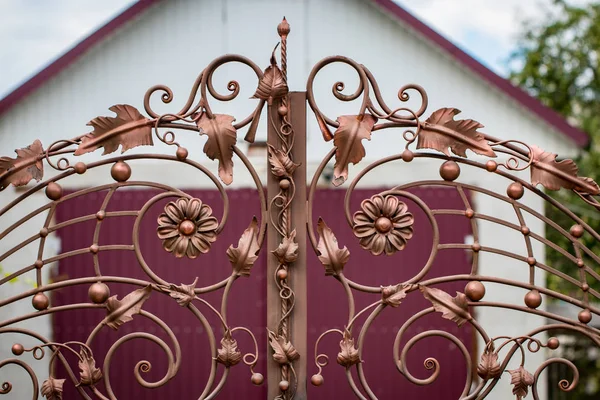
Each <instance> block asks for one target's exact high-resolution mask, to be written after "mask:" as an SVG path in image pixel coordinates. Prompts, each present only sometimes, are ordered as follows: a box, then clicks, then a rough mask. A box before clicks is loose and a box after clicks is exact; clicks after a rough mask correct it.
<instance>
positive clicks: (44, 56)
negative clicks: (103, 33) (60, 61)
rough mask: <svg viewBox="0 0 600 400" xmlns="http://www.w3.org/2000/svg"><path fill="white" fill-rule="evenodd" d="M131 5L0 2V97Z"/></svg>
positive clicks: (125, 0) (112, 1) (122, 0)
mask: <svg viewBox="0 0 600 400" xmlns="http://www.w3.org/2000/svg"><path fill="white" fill-rule="evenodd" d="M132 3H133V1H132V0H102V1H82V0H54V1H39V0H18V1H15V0H0V37H1V38H2V41H1V42H0V60H2V74H0V97H3V95H5V94H7V93H8V92H9V91H10V90H11V89H14V88H15V87H16V86H18V85H19V84H20V83H21V82H23V81H24V80H26V79H27V78H29V77H30V76H31V75H33V74H34V73H36V72H37V71H39V70H40V69H42V68H43V67H45V66H46V65H47V64H48V63H49V62H51V61H52V60H54V59H55V58H57V57H58V56H60V55H61V54H63V53H64V52H65V51H66V50H67V49H69V48H70V47H72V46H74V45H75V44H76V43H77V42H79V41H80V40H82V39H83V38H84V37H86V36H87V35H89V34H90V33H92V32H94V31H95V30H96V29H98V27H100V26H101V25H103V24H104V23H106V22H107V21H109V20H110V19H111V18H112V17H114V16H115V15H116V14H118V13H119V12H121V11H122V10H123V9H125V8H126V7H128V6H129V5H131V4H132Z"/></svg>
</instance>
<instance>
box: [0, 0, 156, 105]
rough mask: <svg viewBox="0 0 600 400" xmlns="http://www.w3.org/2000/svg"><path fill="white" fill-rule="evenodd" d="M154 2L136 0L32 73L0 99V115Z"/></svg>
mask: <svg viewBox="0 0 600 400" xmlns="http://www.w3.org/2000/svg"><path fill="white" fill-rule="evenodd" d="M156 2H157V0H138V1H137V2H136V3H134V4H133V5H132V6H131V7H129V8H128V9H126V10H125V11H123V12H122V13H121V14H119V15H117V16H116V17H115V18H113V19H112V20H111V21H109V22H108V23H107V24H106V25H104V26H102V27H101V28H100V29H98V30H97V31H96V32H94V33H92V34H91V35H90V36H88V37H87V38H85V39H84V40H83V41H81V42H79V43H78V44H77V45H76V46H75V47H73V48H72V49H71V50H69V51H68V52H66V53H65V54H63V55H62V56H61V57H59V58H58V59H57V60H55V61H54V62H52V63H51V64H50V65H48V66H47V67H46V68H44V69H43V70H41V71H40V72H39V73H37V74H36V75H34V76H33V77H32V78H31V79H29V80H28V81H26V82H25V83H23V84H22V85H21V86H19V87H18V88H17V89H15V90H14V91H13V92H11V93H10V94H8V95H7V96H6V97H5V98H3V99H2V100H0V116H1V115H2V114H4V113H5V112H6V111H8V109H9V108H11V107H12V106H13V105H15V104H16V103H18V102H19V101H21V100H22V99H23V98H25V97H27V96H28V95H29V94H31V93H32V92H34V91H35V90H36V89H38V88H39V87H40V86H42V85H43V84H44V83H46V82H47V81H49V80H50V79H52V78H53V77H54V76H56V75H58V74H59V73H60V72H61V71H62V70H64V69H65V68H67V67H68V66H69V65H71V64H72V63H73V62H74V61H76V60H77V59H78V58H79V57H80V56H82V55H83V54H84V53H85V52H86V51H88V50H89V49H91V48H92V47H93V46H95V45H96V44H97V43H99V42H101V41H102V40H103V39H104V38H105V37H107V36H108V35H110V34H111V33H113V32H114V31H116V30H117V29H118V28H120V27H121V26H123V25H124V24H125V23H126V22H128V21H130V20H131V19H133V18H134V17H135V16H137V15H138V14H140V13H141V12H143V11H144V10H146V9H147V8H148V7H150V6H151V5H152V4H154V3H156Z"/></svg>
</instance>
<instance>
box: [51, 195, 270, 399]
mask: <svg viewBox="0 0 600 400" xmlns="http://www.w3.org/2000/svg"><path fill="white" fill-rule="evenodd" d="M188 193H189V194H190V195H191V196H194V197H197V198H199V199H202V201H203V202H204V203H206V204H208V205H210V206H211V208H212V210H213V215H215V216H216V217H217V219H218V220H221V215H222V213H223V201H222V200H221V198H220V195H219V193H218V192H217V191H200V190H191V191H188ZM156 194H158V192H154V191H149V190H127V191H126V190H123V191H117V192H115V194H114V195H113V196H112V198H111V199H110V204H109V206H108V208H107V211H117V210H140V209H141V208H142V207H143V206H144V204H145V203H146V202H147V201H148V200H149V199H151V198H152V197H153V196H155V195H156ZM105 196H106V192H97V193H91V194H89V195H86V196H84V197H82V198H79V199H76V200H75V201H69V202H66V203H65V204H61V206H60V207H61V208H59V209H58V210H57V219H58V221H57V223H60V222H61V221H65V220H69V219H72V218H76V217H79V216H84V215H94V214H95V213H96V212H97V210H98V209H99V207H100V206H101V204H102V201H103V200H104V198H105ZM228 196H229V201H230V214H229V219H228V221H227V225H226V227H225V229H224V231H223V232H222V234H221V235H220V236H219V239H218V240H217V241H216V242H215V243H213V244H212V247H211V251H210V252H208V253H207V254H202V255H200V256H199V257H198V258H196V259H195V260H189V259H186V258H182V259H177V258H175V256H174V255H172V254H170V253H167V252H166V251H165V250H164V249H163V247H162V243H161V241H160V240H159V239H158V237H157V235H156V227H157V221H156V220H157V217H158V215H159V214H160V213H162V212H163V207H164V205H165V204H166V203H167V202H168V201H171V200H174V198H170V199H165V200H164V201H159V202H158V203H156V204H155V205H153V206H152V207H151V208H150V209H149V210H148V211H147V213H146V215H145V216H144V218H143V219H142V222H141V226H140V229H139V234H140V247H141V254H142V256H143V259H144V260H145V262H146V263H147V265H148V267H149V269H151V270H152V271H153V272H154V273H155V274H156V275H158V276H159V277H161V278H162V279H164V280H165V281H167V282H172V283H175V284H177V285H179V284H181V283H184V284H191V283H192V282H193V281H194V279H195V278H196V277H198V282H197V284H196V287H202V286H208V285H212V284H214V283H218V282H220V281H223V280H224V279H226V278H227V277H229V275H230V274H231V272H232V268H231V264H230V263H229V260H228V258H227V256H226V255H225V253H226V251H227V248H228V247H229V245H231V244H233V245H234V246H237V243H238V240H239V237H240V235H241V234H242V233H243V232H244V230H245V229H246V228H247V227H248V225H249V224H250V222H251V220H252V217H253V216H254V215H256V216H257V217H260V203H259V201H258V196H257V195H256V191H252V190H235V191H231V192H229V193H228ZM134 221H135V217H114V218H105V219H104V221H103V223H102V227H101V230H100V240H99V244H100V246H102V245H109V244H131V243H132V229H133V225H134ZM95 224H96V221H95V219H94V220H92V221H87V222H82V223H78V224H75V225H72V226H70V227H67V228H64V229H63V230H61V231H62V232H61V243H62V251H63V252H67V251H71V250H77V249H85V248H87V247H89V246H90V244H91V243H92V239H93V234H94V227H95ZM264 253H266V252H263V254H262V255H261V257H260V259H259V261H257V264H256V265H255V267H254V269H253V271H252V274H251V276H250V277H249V278H246V277H241V278H239V279H238V280H237V281H236V282H235V283H234V284H233V286H232V288H231V292H230V295H229V301H228V309H227V318H228V322H229V324H230V325H231V326H245V327H248V328H249V329H251V330H252V331H253V332H254V333H255V334H256V335H257V336H258V339H259V343H258V345H259V359H260V362H259V364H258V365H257V367H256V371H260V372H263V373H265V360H266V358H265V355H266V353H265V352H266V341H265V340H260V339H263V338H264V334H265V326H266V304H265V301H264V299H265V297H266V280H265V265H266V261H265V258H264V257H265V255H264ZM98 254H99V261H100V262H99V267H100V268H101V271H102V275H104V276H111V275H113V276H124V277H129V278H134V279H144V280H146V281H147V280H150V279H149V278H148V276H147V275H146V274H145V273H144V271H143V270H142V268H141V267H140V265H139V263H138V261H137V259H136V257H135V254H134V252H133V251H128V250H111V251H106V252H104V251H100V252H99V253H98ZM93 274H94V264H93V258H92V255H91V254H89V253H86V254H82V255H78V256H74V257H70V258H67V259H64V260H61V261H60V264H59V276H58V279H60V277H61V275H65V276H68V277H69V278H78V277H84V276H93ZM109 287H110V290H111V295H118V298H119V299H122V298H123V297H124V296H126V295H127V294H128V293H130V292H131V291H132V290H135V289H138V288H139V286H134V285H125V284H109ZM87 290H88V288H87V286H86V285H81V286H78V287H72V288H65V289H63V290H61V291H59V292H58V293H57V294H56V295H55V297H54V299H53V302H54V305H60V304H71V303H81V302H89V300H88V297H87ZM222 294H223V289H220V290H218V291H216V292H214V293H208V294H201V295H199V297H201V298H202V299H205V300H206V301H208V302H209V303H210V304H212V305H213V306H215V307H216V308H217V309H220V307H221V296H222ZM164 296H168V295H165V294H161V293H157V292H153V293H152V295H151V296H150V298H149V299H148V301H147V302H146V303H144V306H143V309H144V310H145V311H147V312H149V313H151V314H153V315H154V316H156V318H158V319H160V320H158V321H153V320H152V318H146V317H144V316H141V315H135V316H134V317H133V321H130V322H127V323H125V324H123V325H122V326H121V327H120V328H119V330H118V331H113V330H112V329H111V328H109V327H106V326H105V327H103V328H102V330H101V332H100V333H99V334H98V335H97V336H96V338H95V339H94V340H93V341H92V344H91V347H92V350H93V352H94V355H95V358H96V360H97V361H98V362H102V360H104V358H105V355H106V354H107V353H108V352H109V351H110V350H111V347H112V349H113V350H114V351H113V353H114V354H113V355H112V362H111V364H110V366H109V369H106V366H104V367H103V365H102V364H100V365H99V367H101V368H102V370H103V372H104V373H105V374H108V375H109V377H110V383H111V388H112V391H113V392H114V394H115V395H116V396H117V397H118V398H119V399H170V398H178V397H181V398H184V399H190V398H198V397H200V394H201V393H203V391H204V389H205V385H206V383H207V382H208V381H209V377H210V373H211V371H210V366H211V353H210V345H209V340H210V339H209V336H208V335H207V332H208V331H210V330H212V331H213V332H214V340H215V342H216V346H217V348H219V347H220V340H221V338H222V330H221V324H220V322H219V319H218V318H216V317H215V314H214V313H212V312H211V311H210V309H209V308H208V307H206V306H204V305H203V304H201V303H200V302H195V304H196V306H197V308H198V311H199V312H200V313H201V315H202V317H201V318H198V317H196V316H194V315H193V314H192V313H191V312H190V311H189V310H187V309H186V308H183V307H181V306H179V305H178V304H177V303H176V302H175V301H174V300H171V299H165V298H164ZM105 315H106V312H105V310H103V309H99V310H98V311H97V312H90V311H88V310H79V311H78V310H74V311H67V312H62V313H57V314H55V317H54V333H55V340H56V341H58V342H62V341H69V340H85V339H86V338H87V336H88V334H89V333H90V332H91V331H92V330H93V329H94V328H95V327H96V325H97V324H98V323H99V322H100V321H102V319H103V318H104V316H105ZM203 319H205V321H203ZM161 325H164V326H161ZM165 326H166V327H168V328H167V329H170V330H171V331H172V334H173V335H175V336H176V337H177V340H178V341H179V344H180V348H181V350H182V354H181V367H180V370H179V372H178V373H177V375H175V377H174V378H173V379H172V380H171V381H169V382H168V383H167V384H166V385H165V386H163V387H158V388H155V389H148V388H144V387H143V386H142V385H140V384H139V383H138V382H136V379H135V376H134V368H135V366H136V364H137V363H138V362H139V361H141V360H146V361H149V362H150V363H151V365H152V368H151V370H150V371H149V372H148V373H141V374H140V375H141V376H142V377H143V378H144V379H145V380H146V381H147V382H148V383H153V382H157V381H159V380H161V379H162V378H163V377H164V376H165V373H166V372H167V369H166V368H167V366H168V358H167V354H165V352H164V351H163V350H162V348H161V347H160V346H159V345H158V344H156V343H153V342H151V341H149V340H147V339H143V338H135V335H136V333H139V332H149V333H151V334H153V335H156V336H157V337H159V338H160V339H162V340H164V341H165V343H166V344H167V345H169V346H171V348H174V346H173V344H174V343H173V340H172V339H170V338H169V335H168V334H167V333H166V332H165V328H164V327H165ZM128 335H132V336H130V337H132V338H133V339H132V340H130V341H128V342H125V343H123V344H122V345H120V346H118V347H117V346H115V342H116V341H117V340H118V338H120V337H125V336H128ZM234 338H235V339H236V340H237V341H238V345H239V348H240V350H241V351H242V353H250V352H254V343H253V342H252V340H251V339H250V338H249V337H248V335H246V334H245V333H244V332H236V333H235V334H234ZM72 368H73V369H74V370H75V371H77V365H76V364H75V365H72ZM222 370H223V367H222V366H221V365H219V368H218V370H217V371H216V372H217V374H216V378H217V381H216V382H215V384H216V383H218V379H220V376H221V375H222V372H223V371H222ZM250 375H251V373H250V371H249V369H248V367H246V366H245V365H243V364H241V363H240V365H237V366H236V367H234V368H231V371H230V374H229V377H228V379H227V380H228V383H227V384H226V385H225V386H224V388H223V390H222V391H221V393H220V395H219V398H223V399H239V398H240V395H239V394H240V391H243V393H244V398H247V399H264V398H265V397H266V387H265V386H258V387H257V386H254V385H252V384H251V382H250ZM265 375H266V374H265ZM59 376H62V375H59ZM64 386H65V396H64V397H65V398H66V399H71V398H78V395H77V394H76V393H75V391H74V389H73V385H69V384H65V385H64ZM101 386H102V385H101ZM99 390H101V391H102V392H105V388H103V387H99Z"/></svg>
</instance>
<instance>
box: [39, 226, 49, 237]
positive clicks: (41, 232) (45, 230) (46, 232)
mask: <svg viewBox="0 0 600 400" xmlns="http://www.w3.org/2000/svg"><path fill="white" fill-rule="evenodd" d="M40 236H41V237H46V236H48V228H42V229H40Z"/></svg>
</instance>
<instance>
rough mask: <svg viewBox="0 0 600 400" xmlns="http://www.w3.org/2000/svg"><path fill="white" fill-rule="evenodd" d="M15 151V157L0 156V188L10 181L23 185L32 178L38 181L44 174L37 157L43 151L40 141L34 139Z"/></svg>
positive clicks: (40, 161)
mask: <svg viewBox="0 0 600 400" xmlns="http://www.w3.org/2000/svg"><path fill="white" fill-rule="evenodd" d="M15 152H16V153H17V158H10V157H0V190H2V189H5V188H6V187H7V186H8V185H10V184H11V183H12V184H13V185H14V186H23V185H26V184H27V183H29V181H31V180H32V179H34V180H36V181H37V182H39V181H40V180H42V177H43V175H44V164H43V162H42V160H41V159H40V158H38V156H39V155H40V154H41V153H42V152H43V149H42V142H40V141H39V140H37V139H36V140H35V141H34V142H33V143H32V144H30V145H29V146H27V147H25V148H22V149H18V150H15Z"/></svg>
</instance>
